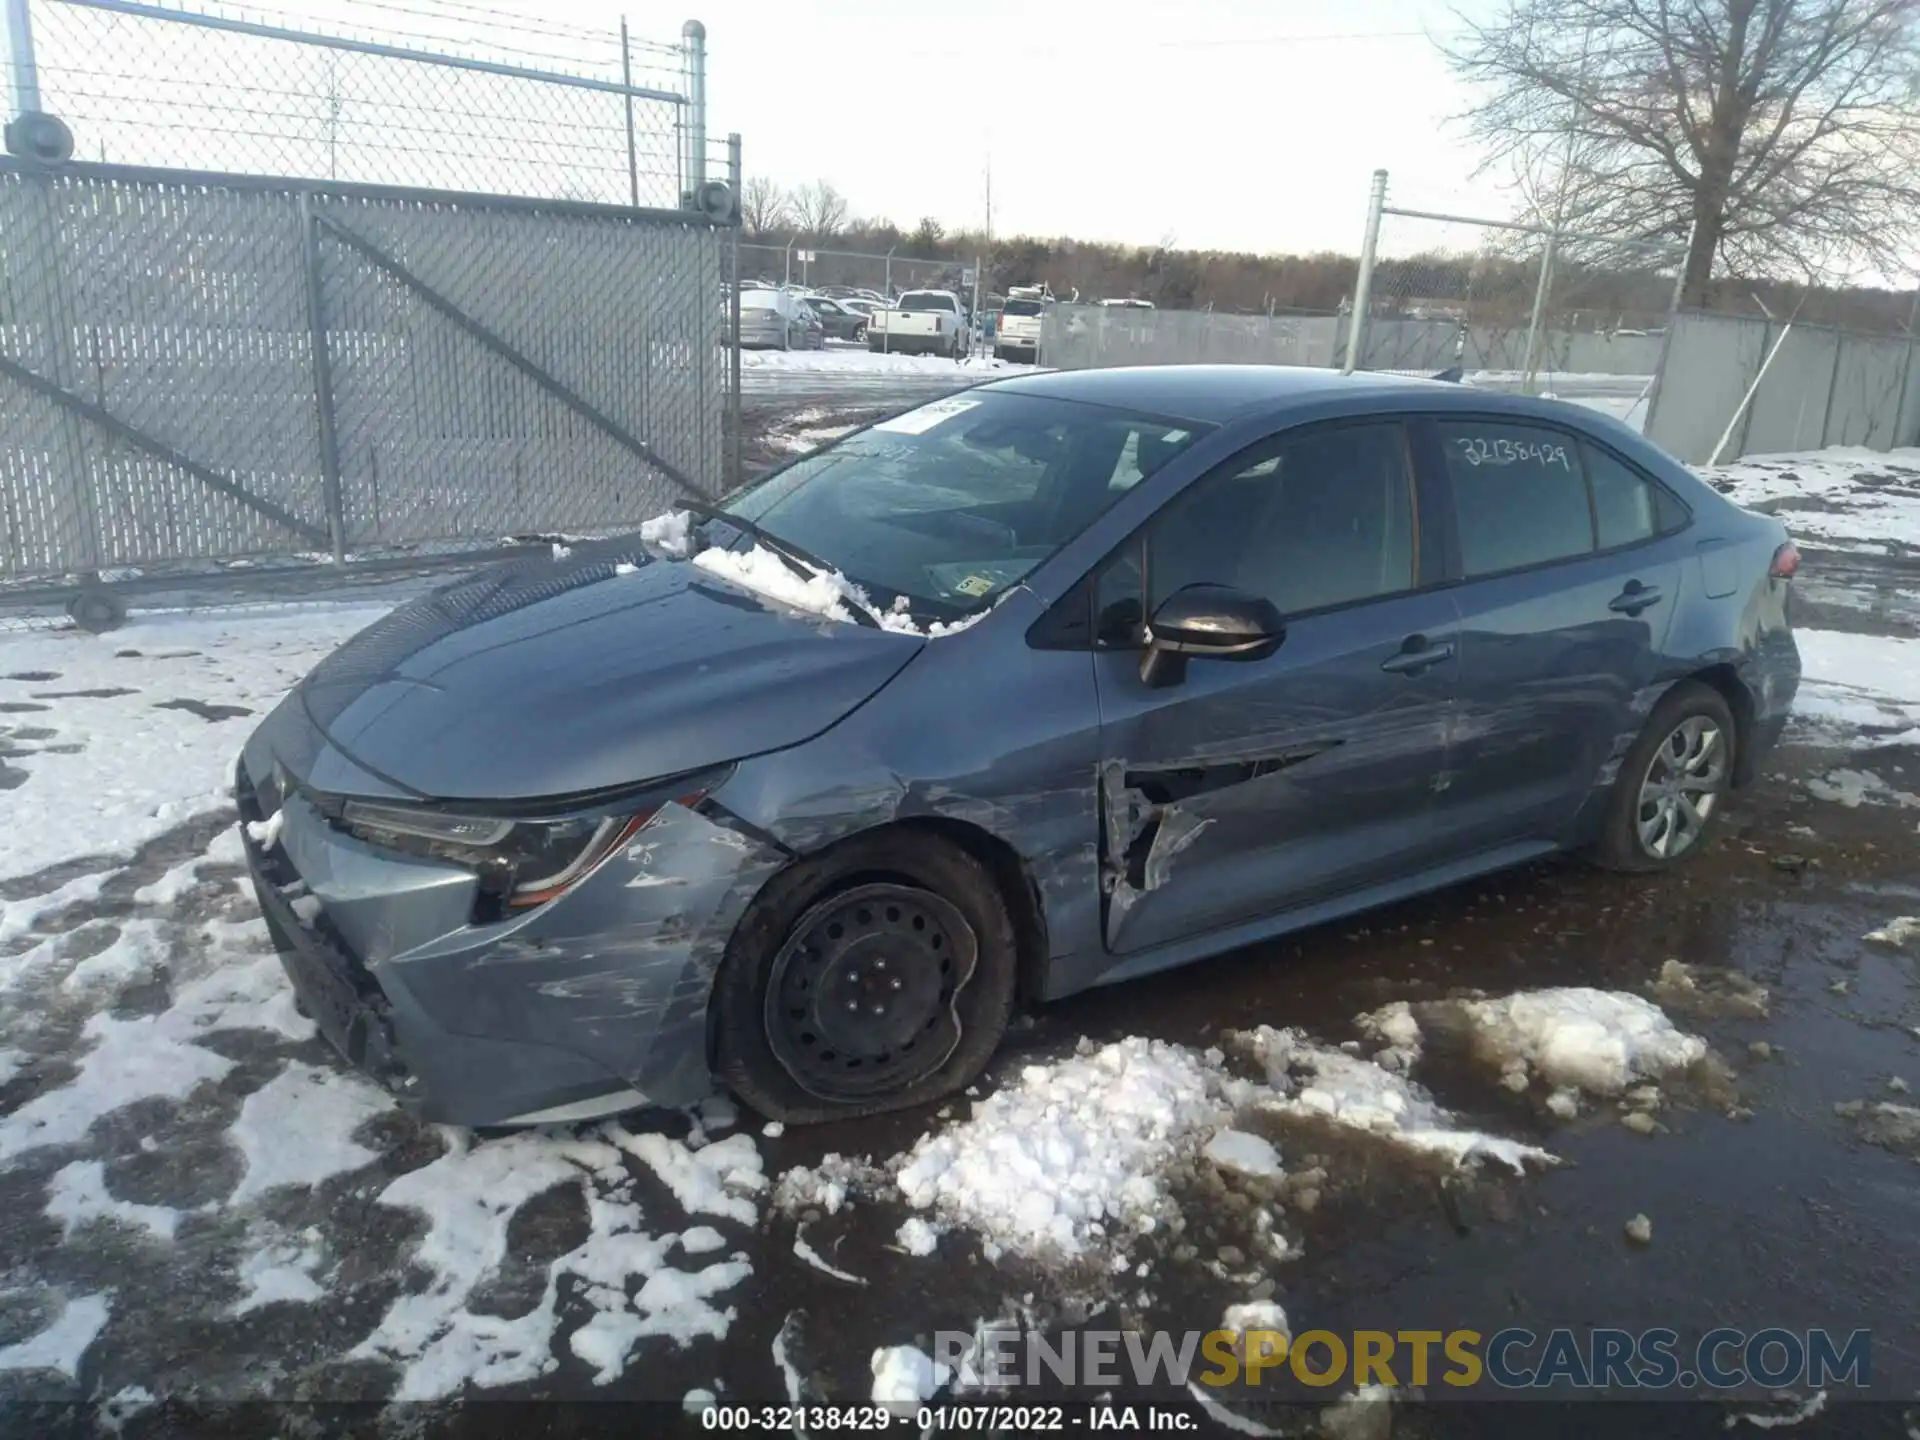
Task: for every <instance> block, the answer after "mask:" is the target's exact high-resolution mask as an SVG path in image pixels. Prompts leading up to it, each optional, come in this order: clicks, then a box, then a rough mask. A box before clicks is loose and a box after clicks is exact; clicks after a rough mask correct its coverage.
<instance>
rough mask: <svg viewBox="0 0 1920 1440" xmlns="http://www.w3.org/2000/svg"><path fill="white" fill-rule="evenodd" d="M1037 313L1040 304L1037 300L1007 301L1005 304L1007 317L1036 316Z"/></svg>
mask: <svg viewBox="0 0 1920 1440" xmlns="http://www.w3.org/2000/svg"><path fill="white" fill-rule="evenodd" d="M1039 313H1040V302H1039V301H1038V300H1009V301H1008V302H1007V314H1009V315H1038V314H1039Z"/></svg>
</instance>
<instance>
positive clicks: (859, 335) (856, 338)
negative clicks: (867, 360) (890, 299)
mask: <svg viewBox="0 0 1920 1440" xmlns="http://www.w3.org/2000/svg"><path fill="white" fill-rule="evenodd" d="M866 338H867V327H866V326H864V325H856V326H854V327H853V343H854V344H856V345H858V344H860V343H861V342H862V341H864V340H865V339H866Z"/></svg>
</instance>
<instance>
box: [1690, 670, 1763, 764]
mask: <svg viewBox="0 0 1920 1440" xmlns="http://www.w3.org/2000/svg"><path fill="white" fill-rule="evenodd" d="M1684 679H1686V680H1693V681H1697V682H1698V683H1700V684H1702V685H1705V686H1706V687H1707V688H1708V689H1710V690H1713V691H1715V692H1717V693H1718V694H1719V696H1720V698H1721V699H1722V700H1725V701H1726V702H1727V709H1728V710H1730V711H1731V712H1732V713H1733V774H1732V777H1731V778H1732V783H1733V787H1734V788H1735V789H1743V788H1745V787H1746V786H1748V785H1750V784H1752V783H1753V777H1754V771H1755V770H1756V769H1757V768H1758V765H1757V763H1756V756H1755V751H1754V746H1753V727H1754V718H1755V715H1754V703H1753V692H1752V691H1751V690H1749V689H1748V688H1747V682H1746V681H1744V680H1742V679H1741V678H1740V672H1739V671H1738V670H1737V669H1735V668H1734V666H1733V665H1731V664H1729V663H1727V662H1725V661H1722V662H1720V663H1719V664H1716V665H1707V666H1704V667H1702V668H1701V669H1699V670H1695V671H1694V672H1693V673H1692V674H1690V675H1687V676H1685V677H1684Z"/></svg>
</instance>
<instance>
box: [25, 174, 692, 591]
mask: <svg viewBox="0 0 1920 1440" xmlns="http://www.w3.org/2000/svg"><path fill="white" fill-rule="evenodd" d="M725 233H726V231H725V229H724V227H720V226H715V225H713V224H710V223H707V222H705V221H701V220H698V219H696V218H695V217H693V216H691V215H686V216H667V215H661V214H658V213H651V212H636V211H632V210H625V209H613V208H602V207H587V206H570V205H566V204H561V203H556V202H517V203H516V202H513V201H507V200H499V199H490V198H482V197H472V198H469V199H461V198H457V197H447V196H439V197H435V198H433V199H431V200H421V199H416V198H410V197H407V196H404V195H400V194H396V193H391V192H382V191H373V190H356V189H353V188H349V187H315V186H308V185H292V184H289V183H287V182H284V181H275V180H258V181H249V180H246V179H244V178H240V177H216V176H204V177H199V178H197V179H195V180H193V181H181V180H177V179H174V178H171V177H167V176H144V177H143V176H142V175H141V173H140V172H136V171H126V170H120V169H113V170H109V171H104V172H103V171H99V170H98V169H97V168H96V167H86V166H68V167H65V168H64V169H62V170H61V171H59V172H56V173H47V172H44V171H35V170H30V169H27V168H26V167H23V166H21V165H19V164H18V163H17V162H10V161H9V162H0V582H4V581H20V580H23V579H33V578H39V579H42V580H45V579H47V578H49V577H62V576H66V577H71V576H84V575H89V574H97V573H99V572H102V571H107V570H112V569H116V568H120V567H126V566H146V565H153V564H161V563H172V562H181V561H195V560H213V559H224V558H231V557H234V556H245V555H262V554H277V555H289V554H292V555H298V554H302V553H318V554H321V555H328V556H331V557H333V558H335V559H339V560H348V559H352V558H354V557H355V556H356V555H358V554H360V553H361V552H367V551H375V552H377V551H380V550H383V549H388V548H391V547H397V546H408V545H415V544H419V543H422V542H431V541H440V540H490V541H494V542H498V541H500V540H502V539H503V538H504V537H509V536H513V535H517V534H526V533H529V532H532V533H539V532H553V531H559V532H566V531H574V532H578V531H605V530H613V529H619V528H622V527H624V526H630V525H631V524H632V523H634V522H637V521H638V520H641V519H644V518H645V517H646V516H648V515H651V514H653V513H656V512H657V511H658V510H660V509H662V508H664V507H665V505H666V503H667V502H668V501H669V500H671V499H672V498H673V497H674V496H675V495H677V494H679V493H681V492H682V491H684V490H687V489H692V490H696V491H699V492H702V493H708V494H711V493H715V492H717V491H718V490H719V489H720V488H721V478H722V476H721V455H722V445H721V427H722V415H723V402H724V398H725V376H726V370H725V363H724V351H723V349H722V347H721V345H720V338H721V315H720V310H719V306H718V304H717V303H716V300H717V297H718V296H719V294H720V278H721V267H722V263H723V259H724V256H725V244H724V236H725ZM103 259H106V260H109V261H110V263H102V260H103Z"/></svg>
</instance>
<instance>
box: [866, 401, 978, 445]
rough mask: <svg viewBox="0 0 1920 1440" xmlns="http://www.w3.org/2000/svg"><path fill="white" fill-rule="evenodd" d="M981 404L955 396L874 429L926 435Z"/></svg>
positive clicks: (881, 424)
mask: <svg viewBox="0 0 1920 1440" xmlns="http://www.w3.org/2000/svg"><path fill="white" fill-rule="evenodd" d="M979 404H980V402H979V401H978V400H969V399H966V398H965V397H964V396H959V395H955V396H952V397H950V398H949V399H946V400H935V401H934V402H933V403H932V404H931V405H922V406H921V407H920V408H919V409H918V410H909V411H907V413H906V414H904V415H896V416H894V417H893V418H892V419H891V420H882V421H881V422H880V423H879V424H878V425H876V426H874V427H873V428H874V429H876V430H886V431H890V432H892V433H893V434H895V435H924V434H926V433H927V431H929V430H931V429H933V427H934V426H936V425H939V424H941V423H943V422H944V421H947V420H951V419H952V418H953V417H954V416H956V415H964V414H966V413H967V411H969V410H972V409H975V408H977V407H978V406H979Z"/></svg>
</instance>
